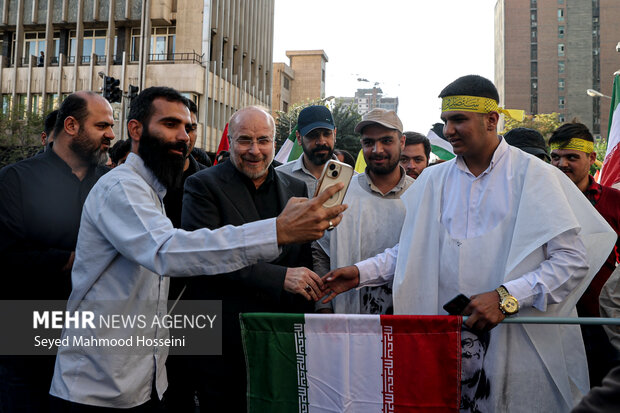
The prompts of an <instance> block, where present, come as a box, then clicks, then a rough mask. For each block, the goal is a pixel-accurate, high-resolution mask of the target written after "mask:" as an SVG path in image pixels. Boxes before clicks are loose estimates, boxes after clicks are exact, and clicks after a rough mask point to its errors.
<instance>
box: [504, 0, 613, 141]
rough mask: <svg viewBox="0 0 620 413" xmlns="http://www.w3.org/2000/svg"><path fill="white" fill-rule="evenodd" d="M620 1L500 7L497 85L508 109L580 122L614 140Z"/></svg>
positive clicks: (530, 0) (516, 0)
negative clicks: (611, 120)
mask: <svg viewBox="0 0 620 413" xmlns="http://www.w3.org/2000/svg"><path fill="white" fill-rule="evenodd" d="M618 21H620V2H619V1H617V0H588V1H584V0H498V1H497V3H496V5H495V83H496V85H497V87H498V90H499V93H500V99H501V101H502V102H503V103H504V104H505V105H506V107H510V108H515V109H524V110H525V111H526V112H528V113H531V114H536V113H551V112H558V113H560V120H561V121H570V120H572V119H573V118H578V119H579V121H581V122H583V123H584V124H586V125H587V126H588V127H589V128H590V130H591V131H592V132H593V134H595V135H601V136H603V137H607V122H608V117H609V102H610V101H609V99H607V98H592V97H590V96H588V95H587V94H586V90H587V89H595V90H598V91H600V92H602V93H603V94H605V95H610V94H611V88H612V82H613V73H614V72H615V71H617V70H618V69H620V54H618V52H616V48H615V46H616V44H617V43H618V42H619V41H620V25H618Z"/></svg>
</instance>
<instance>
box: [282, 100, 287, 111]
mask: <svg viewBox="0 0 620 413" xmlns="http://www.w3.org/2000/svg"><path fill="white" fill-rule="evenodd" d="M282 112H284V113H287V112H288V102H284V101H282Z"/></svg>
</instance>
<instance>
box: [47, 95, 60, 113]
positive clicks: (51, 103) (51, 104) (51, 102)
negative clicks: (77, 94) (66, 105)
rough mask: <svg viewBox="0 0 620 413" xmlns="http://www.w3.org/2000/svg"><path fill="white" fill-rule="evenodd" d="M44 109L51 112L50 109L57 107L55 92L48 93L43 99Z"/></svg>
mask: <svg viewBox="0 0 620 413" xmlns="http://www.w3.org/2000/svg"><path fill="white" fill-rule="evenodd" d="M45 106H46V107H45V111H46V112H51V111H52V110H54V109H56V108H58V106H59V102H58V94H57V93H48V94H47V96H46V99H45Z"/></svg>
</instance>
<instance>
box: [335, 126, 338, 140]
mask: <svg viewBox="0 0 620 413" xmlns="http://www.w3.org/2000/svg"><path fill="white" fill-rule="evenodd" d="M336 132H338V128H334V143H336Z"/></svg>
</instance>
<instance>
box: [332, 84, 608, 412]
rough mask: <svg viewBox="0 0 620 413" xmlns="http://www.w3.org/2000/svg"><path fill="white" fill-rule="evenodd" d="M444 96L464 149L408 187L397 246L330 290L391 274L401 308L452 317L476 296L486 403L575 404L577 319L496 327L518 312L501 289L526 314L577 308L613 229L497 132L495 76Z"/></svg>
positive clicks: (579, 387)
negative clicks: (459, 304) (451, 305)
mask: <svg viewBox="0 0 620 413" xmlns="http://www.w3.org/2000/svg"><path fill="white" fill-rule="evenodd" d="M439 97H441V98H442V114H441V118H442V120H443V121H444V123H445V126H444V135H445V136H446V137H447V138H448V140H449V142H450V143H451V145H452V147H453V149H454V153H455V154H456V155H457V157H456V158H455V159H454V160H451V161H448V162H445V163H443V164H441V165H438V166H434V167H433V168H431V169H429V170H428V171H426V172H425V173H424V174H422V175H421V176H420V178H419V179H418V180H416V183H415V185H413V186H412V187H411V188H410V189H409V191H407V193H406V194H405V195H404V196H403V202H404V203H405V205H406V207H407V216H406V218H405V223H404V225H403V228H405V229H406V230H405V231H402V233H401V237H400V243H399V244H398V245H397V246H396V247H394V248H393V249H388V250H386V251H385V252H384V253H383V254H380V255H378V256H376V257H373V258H370V259H368V260H366V261H363V262H361V263H358V264H356V265H354V266H350V267H345V268H341V269H339V270H337V271H333V272H331V273H329V274H327V275H326V276H325V278H324V280H326V281H327V284H326V288H327V289H331V290H332V291H333V292H332V294H331V295H330V297H333V296H335V294H337V293H339V292H341V291H345V290H347V289H349V288H353V287H356V286H358V285H359V286H366V285H378V284H380V283H382V282H386V281H388V280H391V279H392V278H393V286H394V287H393V288H394V312H395V314H445V311H443V310H442V305H443V304H445V303H446V302H447V301H449V300H450V299H451V298H453V297H454V296H455V295H457V294H458V293H463V294H465V295H467V296H469V297H470V298H471V302H470V304H469V305H468V307H467V308H466V309H465V311H464V314H465V315H469V318H468V320H467V321H466V323H465V324H466V326H467V327H470V328H474V329H477V330H491V329H492V331H491V334H490V344H489V348H488V352H487V354H486V357H485V360H484V366H483V367H484V369H485V373H486V376H487V377H488V379H489V382H490V385H491V391H490V394H489V396H488V397H486V398H485V399H483V400H477V401H476V403H477V406H478V407H479V408H480V409H481V411H487V412H500V411H510V412H532V411H545V412H563V411H568V410H570V408H571V407H572V406H574V405H575V404H576V403H577V402H578V401H579V399H580V398H581V397H582V396H583V394H585V393H586V392H587V391H588V388H589V384H588V372H587V365H586V359H585V353H584V347H583V341H582V339H581V335H580V331H579V327H578V326H574V325H568V326H567V325H557V324H554V325H538V324H500V325H498V324H499V323H500V322H501V321H502V320H503V319H504V318H505V316H506V314H510V313H513V314H514V310H511V309H510V308H509V307H507V306H506V305H504V306H502V303H504V304H505V303H506V300H504V301H502V300H501V299H500V297H502V298H509V299H511V300H513V301H512V302H513V303H514V301H518V304H517V305H516V306H515V307H516V308H515V309H517V310H518V313H517V315H516V316H517V317H518V316H521V315H522V316H541V317H549V316H556V317H557V316H559V317H569V316H570V317H575V316H576V311H575V303H576V301H577V300H578V298H579V297H580V296H581V294H582V293H583V291H584V289H585V288H586V286H587V285H588V283H589V281H590V280H591V278H592V277H593V276H594V274H596V272H597V271H598V269H599V268H600V266H601V265H602V263H603V261H604V260H605V258H606V257H605V255H606V253H605V252H608V251H609V250H610V249H611V246H612V245H613V243H614V241H615V237H616V236H615V234H614V233H613V230H612V229H611V228H610V227H609V225H608V224H607V223H606V222H605V221H604V220H603V219H602V218H601V217H600V215H599V214H598V213H597V212H596V211H595V210H594V208H593V207H592V205H590V203H589V202H588V201H587V200H586V199H585V198H584V197H583V195H581V194H580V193H579V191H578V190H576V188H575V186H574V185H573V184H572V183H571V182H570V180H568V179H566V177H565V176H564V175H563V174H561V173H558V171H557V170H556V169H554V168H553V167H551V166H549V165H547V164H545V163H544V162H541V161H540V160H538V159H536V158H535V157H533V156H531V155H528V154H525V153H523V152H522V151H520V150H519V149H516V148H512V147H510V146H509V145H508V144H506V142H505V141H504V140H503V138H502V137H498V135H497V132H496V130H497V123H498V120H499V113H505V114H507V115H509V116H515V112H514V111H507V110H504V109H500V108H498V106H497V103H498V101H499V96H498V93H497V90H496V89H495V86H494V85H493V84H492V83H491V82H490V81H489V80H487V79H485V78H482V77H480V76H474V75H470V76H464V77H462V78H459V79H457V80H455V81H454V82H452V83H451V84H450V85H448V86H447V87H446V88H445V89H444V90H443V91H442V93H441V94H440V96H439ZM603 251H605V252H603ZM399 252H400V253H399Z"/></svg>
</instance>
